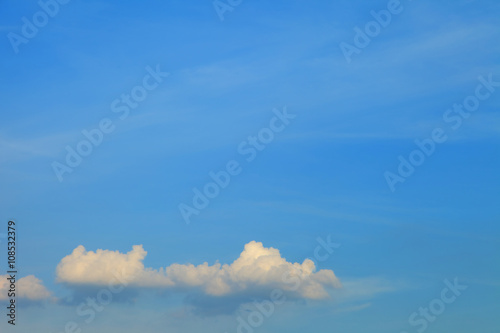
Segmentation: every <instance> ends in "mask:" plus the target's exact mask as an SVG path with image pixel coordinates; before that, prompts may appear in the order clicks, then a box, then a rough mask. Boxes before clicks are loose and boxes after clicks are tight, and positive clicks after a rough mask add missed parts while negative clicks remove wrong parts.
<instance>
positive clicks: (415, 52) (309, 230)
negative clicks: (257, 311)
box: [0, 0, 500, 333]
mask: <svg viewBox="0 0 500 333" xmlns="http://www.w3.org/2000/svg"><path fill="white" fill-rule="evenodd" d="M42 1H43V0H42ZM389 2H390V1H389ZM387 4H388V1H361V0H357V1H352V0H349V1H347V0H340V1H290V0H288V1H284V0H283V1H282V0H279V1H272V2H270V1H259V0H252V1H245V0H244V1H243V2H241V4H239V5H237V6H235V7H234V8H233V10H232V11H227V12H225V13H224V20H223V21H221V20H220V18H219V16H218V15H217V12H216V10H215V9H214V6H213V4H212V2H211V1H177V0H169V1H142V2H141V3H136V2H132V1H120V2H112V1H105V0H103V1H77V0H72V1H70V2H69V3H68V4H65V5H60V8H59V11H58V13H57V14H56V15H55V16H54V17H53V18H50V19H49V21H48V24H47V25H45V26H43V27H41V28H39V31H38V33H37V35H36V36H35V37H33V38H31V39H28V42H27V43H24V44H20V45H19V46H18V52H17V53H16V52H15V50H14V48H13V47H12V44H11V42H10V41H9V37H8V34H9V33H15V34H17V35H20V36H21V35H22V28H23V24H24V23H23V20H22V18H23V17H26V18H28V20H30V21H32V18H33V15H34V14H35V13H37V12H38V11H40V10H41V9H40V6H39V5H38V4H37V2H36V1H23V2H19V1H12V0H8V1H1V2H0V22H1V23H0V35H3V37H2V38H0V56H1V59H2V61H1V62H0V69H1V72H2V75H1V76H0V85H1V88H2V89H1V96H2V98H1V115H2V118H1V122H0V152H1V160H0V172H1V177H0V188H1V189H2V191H0V221H3V222H2V225H3V226H2V227H1V228H2V229H0V233H5V232H6V222H7V221H8V219H15V220H16V221H17V223H18V234H19V237H18V239H19V245H18V248H19V251H18V257H19V259H18V260H19V267H20V276H21V277H22V276H27V275H35V276H36V277H37V278H38V279H40V280H41V281H43V285H44V286H45V287H46V288H47V289H48V290H49V291H50V292H51V293H52V295H53V297H54V298H56V299H55V300H54V299H51V300H44V301H41V302H38V301H37V302H33V303H34V304H32V303H31V302H27V303H26V305H25V306H23V307H21V308H19V309H18V325H16V327H15V328H12V327H10V325H9V327H7V325H6V323H5V318H4V317H5V314H4V310H2V311H0V312H1V313H2V318H3V319H2V320H1V322H0V327H1V328H2V332H3V330H4V329H7V332H10V331H12V332H23V333H24V332H33V331H35V330H39V329H40V328H43V329H44V331H45V332H62V331H64V325H65V323H66V322H68V321H71V320H72V321H75V322H77V323H78V324H79V325H80V327H81V328H82V330H83V332H86V331H87V332H90V331H92V332H98V333H101V332H102V333H104V332H106V333H114V332H124V333H128V332H137V331H139V330H147V331H148V332H164V331H169V332H188V333H190V332H199V331H200V330H203V331H205V332H236V327H237V324H238V322H237V317H238V316H239V315H242V314H243V315H245V311H244V310H242V309H241V308H240V309H238V310H237V311H236V312H232V313H224V314H216V315H208V316H205V315H201V314H198V313H197V312H196V311H194V312H190V301H189V300H190V297H192V294H191V291H190V290H189V289H187V290H182V291H178V292H174V293H172V294H168V296H165V295H164V293H165V292H164V291H162V290H154V288H148V289H147V290H142V289H140V290H133V293H134V294H133V295H132V296H130V295H128V294H127V293H124V296H123V300H121V299H120V300H116V301H114V302H112V303H111V304H109V305H107V306H106V308H105V310H104V311H103V312H100V313H99V314H98V315H97V317H96V319H95V320H94V321H93V322H92V323H90V324H86V323H84V321H83V320H82V318H81V317H78V316H77V315H76V314H75V308H76V306H77V305H78V303H75V301H74V299H78V297H80V296H82V295H83V296H85V292H86V291H85V290H80V289H78V288H76V287H74V286H68V285H65V284H61V283H57V282H56V277H57V273H56V267H57V265H58V264H59V262H60V261H61V259H62V258H63V257H65V256H67V255H69V254H71V252H72V251H73V249H75V248H76V247H77V246H79V245H83V246H84V247H85V248H86V249H87V250H89V251H96V250H97V249H106V250H111V251H119V252H122V253H126V252H128V251H130V250H131V249H132V246H133V245H139V244H140V245H143V247H144V249H145V250H146V251H147V252H148V255H147V257H146V258H145V260H144V265H145V266H146V267H152V268H155V269H157V268H160V267H165V266H169V265H171V264H173V263H179V264H186V263H192V264H195V265H198V264H202V263H203V262H208V263H209V264H210V265H212V264H214V263H215V262H216V261H219V262H220V263H222V264H224V263H228V264H230V263H231V262H233V261H234V260H235V259H236V258H237V257H238V256H239V254H240V253H241V252H242V251H243V247H244V245H245V244H247V243H249V242H250V241H252V240H255V241H257V242H262V243H263V245H264V246H265V247H273V248H277V249H279V250H280V253H281V255H282V256H283V257H284V258H286V259H287V261H289V262H300V263H302V261H303V260H304V259H305V258H307V257H311V256H312V254H313V252H314V249H315V247H316V246H317V244H318V243H317V240H316V239H317V238H318V237H322V238H323V239H326V237H327V236H328V235H331V239H332V240H334V241H335V242H336V243H339V244H341V246H340V247H339V248H338V249H336V251H335V252H334V253H333V254H332V255H331V256H330V257H329V258H328V260H326V261H324V262H320V263H318V267H317V268H318V269H328V270H333V271H334V272H335V275H336V276H337V277H338V279H339V280H340V282H341V283H342V284H343V285H344V287H343V289H342V288H341V289H335V290H331V291H330V294H331V299H328V300H323V301H311V300H307V299H304V300H302V299H299V300H296V301H294V302H288V303H286V304H285V305H283V306H282V307H280V308H277V309H276V311H275V313H274V314H273V315H272V316H271V317H270V318H268V319H266V321H265V322H264V323H263V325H262V326H260V327H259V328H258V329H256V331H258V332H265V333H267V332H273V333H276V332H336V331H337V332H345V333H351V332H352V333H355V332H366V331H370V332H373V333H377V332H384V333H385V332H401V331H407V332H417V329H418V328H419V327H420V326H412V325H410V323H409V322H408V317H409V316H410V315H411V314H412V313H413V312H414V311H418V309H419V307H424V306H428V304H429V302H431V301H432V300H433V299H436V298H439V297H440V293H441V291H442V289H443V288H444V287H445V284H444V283H443V280H444V279H448V280H450V281H452V280H453V279H455V278H458V280H459V281H460V282H461V283H463V284H466V285H467V286H468V289H467V290H465V291H464V292H463V294H462V295H461V296H460V297H458V298H457V300H456V301H455V302H453V303H452V304H449V305H447V307H446V310H445V311H444V312H443V313H442V314H441V315H439V316H438V318H437V319H436V321H434V322H433V323H430V324H429V327H428V328H427V329H426V331H427V332H429V333H432V332H456V333H465V332H483V333H488V332H491V333H493V332H495V333H496V332H497V329H498V319H495V318H496V315H497V312H498V297H499V296H500V293H499V288H500V269H499V265H498V263H499V258H500V251H499V241H500V227H499V225H498V222H499V213H498V202H499V199H500V195H499V185H500V178H499V176H498V170H499V167H500V159H499V151H498V144H499V143H500V136H499V128H500V126H499V125H500V118H499V116H498V108H499V106H500V87H496V88H494V89H495V90H494V91H492V92H490V96H489V97H488V98H485V100H482V101H480V105H479V107H478V108H477V110H476V111H474V112H473V113H471V115H470V117H468V118H466V119H463V122H462V123H461V125H460V126H459V127H458V128H457V129H455V130H454V129H452V127H451V125H452V124H453V123H450V122H446V121H445V119H444V118H443V116H444V114H445V113H446V111H447V110H448V109H450V108H452V107H453V104H455V103H457V104H458V103H462V102H463V101H464V99H465V98H467V97H468V96H472V95H474V94H475V91H476V87H477V86H478V85H479V84H480V81H479V80H478V77H479V76H482V77H483V78H488V76H489V75H491V77H492V80H493V81H494V82H499V81H500V65H499V59H500V57H499V51H500V47H499V45H500V43H499V41H500V27H499V25H498V17H499V15H500V3H498V2H497V1H493V0H491V1H487V0H484V1H481V0H476V1H474V0H459V1H424V0H418V1H416V0H414V1H407V0H404V1H401V4H400V6H401V8H402V10H401V12H400V13H399V14H393V15H392V18H391V22H390V24H388V25H387V27H383V28H382V29H381V31H380V33H379V34H377V35H376V36H375V37H372V38H371V42H370V43H369V45H368V46H366V47H364V48H360V52H359V53H355V54H353V55H352V59H351V61H350V63H348V61H347V60H346V58H345V57H344V54H343V52H342V50H341V48H340V47H339V45H340V44H341V43H343V42H344V43H349V44H351V45H354V41H353V39H354V37H355V30H354V28H355V27H360V28H361V29H364V27H365V24H367V23H368V22H369V21H372V20H373V17H372V16H371V14H370V12H371V11H372V10H374V11H377V12H378V11H380V10H382V9H386V8H387ZM148 66H149V67H151V68H153V69H154V68H156V67H157V66H159V68H161V70H162V71H164V72H168V73H169V76H168V77H166V78H164V79H163V81H162V82H161V83H160V84H159V85H158V87H157V88H156V89H154V90H152V91H150V92H149V93H148V96H147V98H145V100H144V101H142V102H140V103H139V105H138V106H137V107H136V108H134V109H131V110H130V114H129V116H128V117H127V118H126V119H124V120H120V119H119V115H120V113H114V112H113V111H112V109H111V106H110V105H111V104H112V102H113V101H114V100H115V99H117V98H120V96H121V95H122V94H130V92H131V90H132V89H133V88H134V87H135V86H137V85H142V82H143V78H144V76H145V75H147V74H148V71H147V69H146V67H148ZM151 82H153V81H151ZM497 86H498V84H497ZM482 91H483V92H488V90H487V88H482ZM122 105H123V104H122ZM285 107H286V110H287V111H288V112H289V113H290V114H293V115H296V117H295V118H294V119H293V120H291V122H290V124H289V125H288V126H286V127H285V129H284V130H283V131H282V132H279V133H275V137H274V140H272V142H270V143H269V144H268V145H267V146H266V148H265V149H264V150H263V151H260V152H258V154H257V156H256V158H255V159H254V160H253V161H251V162H247V161H246V160H245V157H246V156H244V155H241V154H239V153H238V146H239V145H240V144H241V143H242V142H243V141H246V140H247V138H248V136H249V135H256V134H257V133H259V131H261V129H262V128H265V127H268V126H269V122H270V120H271V119H272V118H273V117H274V113H273V109H275V110H283V108H285ZM455 116H456V114H455ZM104 118H109V119H111V120H112V122H113V125H114V126H115V129H114V131H113V132H112V133H109V134H105V135H104V139H103V142H102V143H101V144H100V145H99V146H97V147H95V148H94V149H93V152H92V153H91V154H90V155H89V156H87V157H84V158H83V161H82V162H81V164H80V165H79V166H77V167H76V168H74V170H73V172H72V173H71V174H65V175H64V176H63V181H62V182H60V181H59V180H58V177H57V176H56V174H55V173H54V170H53V167H52V165H53V163H54V161H57V162H60V163H64V161H65V158H66V150H65V147H66V146H68V145H69V146H70V147H73V148H75V147H76V146H77V144H78V143H79V142H80V141H81V140H82V139H84V138H85V137H84V136H83V135H82V133H81V131H82V130H91V129H93V128H97V127H98V126H99V122H100V121H101V120H102V119H104ZM435 128H442V129H443V131H444V133H445V134H446V135H447V138H448V139H447V140H446V142H444V143H441V144H437V145H436V150H435V152H434V153H433V154H431V156H428V157H427V158H426V159H425V161H424V163H423V164H422V165H420V166H418V167H416V170H415V172H414V173H413V174H412V175H411V176H409V177H408V178H407V180H406V181H405V182H404V183H398V184H396V185H395V191H391V189H390V186H388V184H387V182H386V179H385V177H384V173H385V172H386V171H389V172H393V173H397V172H398V171H397V169H398V165H399V160H398V156H400V155H401V156H403V157H404V158H406V159H408V157H409V155H410V153H411V152H412V151H413V150H414V149H416V148H417V146H416V144H415V143H414V140H416V139H418V140H424V139H427V138H430V137H431V133H432V131H433V130H434V129H435ZM231 160H236V161H238V162H239V163H240V166H241V168H242V171H241V173H240V174H238V175H236V176H233V177H231V182H230V184H229V185H228V186H227V188H225V189H222V190H221V192H220V194H219V195H218V196H217V197H215V198H213V199H211V202H210V205H209V206H208V207H207V208H205V209H202V210H201V211H200V213H199V215H197V216H193V217H192V218H191V223H190V224H186V223H185V221H184V219H183V217H182V215H181V213H180V212H179V208H178V207H179V204H181V203H185V204H189V205H191V206H192V198H193V191H192V189H193V188H195V187H196V188H199V189H202V188H203V186H204V185H205V184H206V183H207V182H210V181H211V179H210V176H209V172H210V171H214V172H217V171H220V170H223V169H224V168H225V167H226V163H228V161H231ZM0 241H2V244H1V246H2V251H3V252H5V249H4V246H5V239H3V240H2V239H0ZM4 257H5V255H4V254H1V258H2V259H1V260H0V263H1V264H2V270H1V271H0V275H1V274H4V273H5V269H4V267H5V258H4ZM131 292H132V291H131ZM88 293H89V295H91V294H92V291H89V292H88ZM94 294H95V293H94ZM76 295H79V296H78V297H77V296H76ZM129 296H130V297H129ZM72 297H74V299H73V301H72V300H71V298H72ZM256 297H257V296H256ZM221 302H226V300H225V299H222V300H221ZM227 302H229V300H227ZM28 303H29V304H28ZM3 308H4V307H3V306H2V309H3Z"/></svg>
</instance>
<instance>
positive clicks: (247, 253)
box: [57, 241, 340, 299]
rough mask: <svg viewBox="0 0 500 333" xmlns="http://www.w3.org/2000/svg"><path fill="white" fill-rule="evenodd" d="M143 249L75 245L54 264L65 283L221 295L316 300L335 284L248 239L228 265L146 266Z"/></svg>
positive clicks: (329, 274) (307, 264)
mask: <svg viewBox="0 0 500 333" xmlns="http://www.w3.org/2000/svg"><path fill="white" fill-rule="evenodd" d="M146 254H147V252H146V251H145V250H144V249H143V248H142V245H135V246H133V249H132V251H130V252H128V253H126V254H124V253H120V252H118V251H110V250H97V251H96V252H93V251H86V250H85V248H84V247H83V246H81V245H80V246H78V247H77V248H76V249H75V250H74V251H73V253H71V254H70V255H68V256H66V257H64V258H63V259H62V260H61V262H60V263H59V265H58V266H57V281H58V282H61V283H66V284H69V285H108V284H119V283H125V284H127V285H129V286H132V287H150V288H158V287H159V288H174V289H184V290H186V289H194V290H196V291H201V292H203V293H204V294H206V295H208V296H215V297H222V296H230V295H238V294H248V293H253V292H256V293H259V292H262V291H266V290H270V289H272V288H279V289H282V290H283V291H284V292H286V293H287V294H288V295H290V296H294V297H300V298H306V299H321V298H326V297H328V295H329V294H328V292H327V289H328V288H332V287H337V286H339V285H340V283H339V281H338V279H337V277H336V276H335V274H334V273H333V271H331V270H320V271H317V272H316V267H315V265H314V263H313V262H312V261H311V260H309V259H306V260H304V262H303V263H302V264H300V263H290V262H287V261H286V259H285V258H283V257H281V255H280V252H279V250H277V249H274V248H265V247H264V246H263V245H262V243H259V242H255V241H252V242H250V243H248V244H246V245H245V249H244V250H243V252H242V253H241V254H240V256H239V258H238V259H236V260H235V261H234V262H233V263H231V264H229V265H228V264H224V265H221V264H220V263H218V262H217V263H215V264H214V265H209V264H208V263H206V262H205V263H203V264H201V265H198V266H195V265H192V264H186V265H181V264H172V265H170V266H168V267H165V268H160V269H152V268H145V267H144V264H143V260H144V258H145V257H146Z"/></svg>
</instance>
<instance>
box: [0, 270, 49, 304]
mask: <svg viewBox="0 0 500 333" xmlns="http://www.w3.org/2000/svg"><path fill="white" fill-rule="evenodd" d="M9 277H10V275H0V301H2V300H6V299H8V293H9V289H10V285H11V282H10V281H9ZM15 289H16V298H21V299H28V300H30V301H42V300H45V299H49V298H51V293H50V291H48V290H47V288H45V286H44V285H43V283H42V281H41V280H40V279H38V278H36V277H35V276H34V275H28V276H26V277H23V278H20V279H19V280H17V281H16V283H15Z"/></svg>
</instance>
